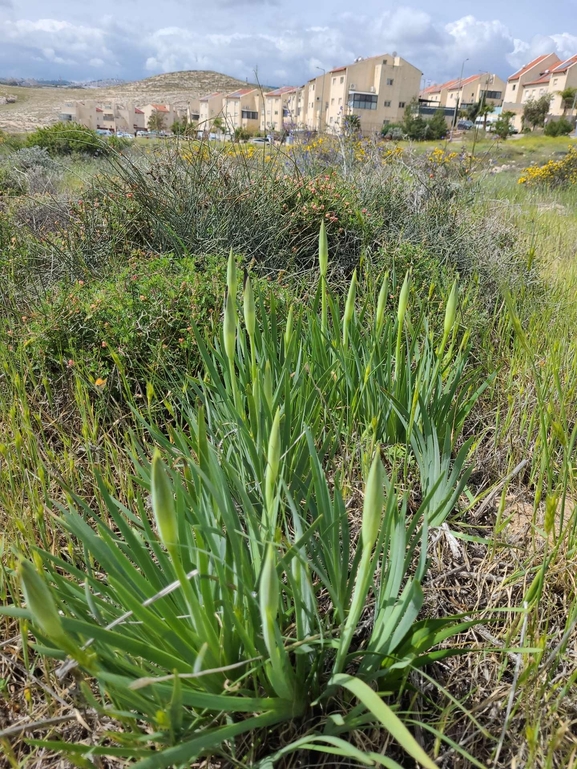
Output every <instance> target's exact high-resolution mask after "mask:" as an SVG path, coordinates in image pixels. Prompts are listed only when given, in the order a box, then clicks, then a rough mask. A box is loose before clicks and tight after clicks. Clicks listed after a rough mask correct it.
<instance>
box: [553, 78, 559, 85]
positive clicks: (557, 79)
mask: <svg viewBox="0 0 577 769" xmlns="http://www.w3.org/2000/svg"><path fill="white" fill-rule="evenodd" d="M558 81H559V78H558V77H556V78H555V80H554V81H553V85H557V83H558Z"/></svg>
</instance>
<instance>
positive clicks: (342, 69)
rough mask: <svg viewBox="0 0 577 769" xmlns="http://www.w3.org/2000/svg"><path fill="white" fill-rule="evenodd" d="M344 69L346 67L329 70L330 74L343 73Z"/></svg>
mask: <svg viewBox="0 0 577 769" xmlns="http://www.w3.org/2000/svg"><path fill="white" fill-rule="evenodd" d="M345 69H346V67H336V68H335V69H331V72H344V71H345ZM329 74H330V73H329Z"/></svg>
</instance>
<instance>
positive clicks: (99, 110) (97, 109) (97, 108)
mask: <svg viewBox="0 0 577 769" xmlns="http://www.w3.org/2000/svg"><path fill="white" fill-rule="evenodd" d="M96 111H97V112H104V110H101V109H100V107H96Z"/></svg>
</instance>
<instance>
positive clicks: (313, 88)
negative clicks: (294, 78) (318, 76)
mask: <svg viewBox="0 0 577 769" xmlns="http://www.w3.org/2000/svg"><path fill="white" fill-rule="evenodd" d="M314 90H315V84H314V83H313V85H312V88H311V91H314Z"/></svg>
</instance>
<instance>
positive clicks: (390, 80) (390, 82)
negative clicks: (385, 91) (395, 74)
mask: <svg viewBox="0 0 577 769" xmlns="http://www.w3.org/2000/svg"><path fill="white" fill-rule="evenodd" d="M394 82H395V81H394V80H393V78H392V77H388V78H387V85H393V83H394Z"/></svg>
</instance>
